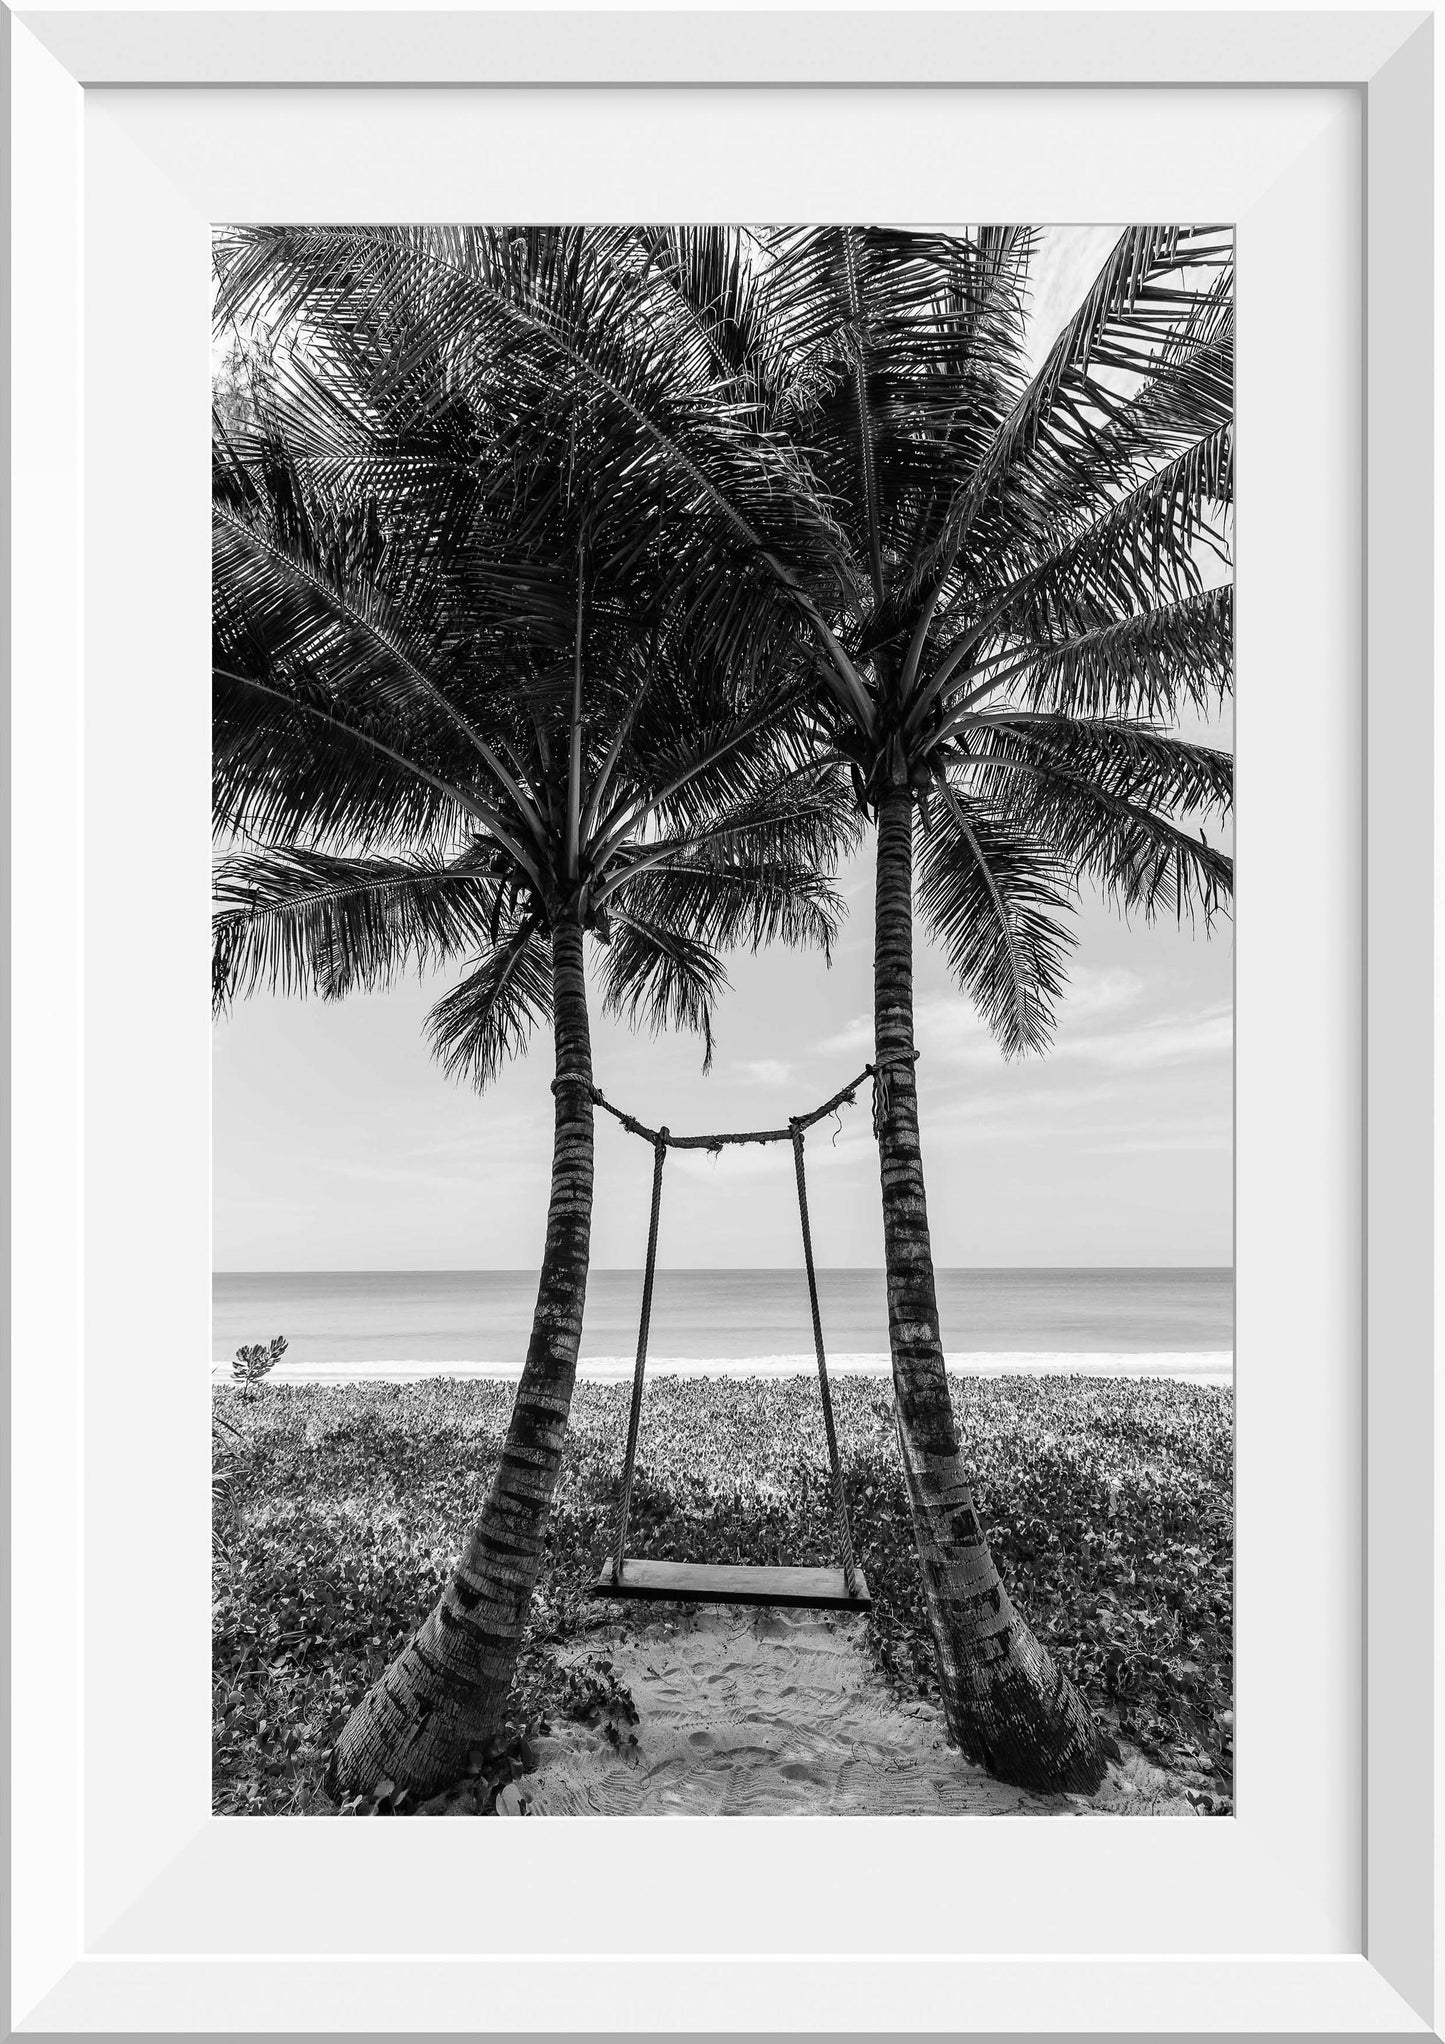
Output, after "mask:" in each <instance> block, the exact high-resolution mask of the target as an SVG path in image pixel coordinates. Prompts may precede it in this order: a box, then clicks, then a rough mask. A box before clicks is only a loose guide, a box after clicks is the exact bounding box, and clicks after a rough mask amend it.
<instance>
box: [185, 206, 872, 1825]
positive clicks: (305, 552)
mask: <svg viewBox="0 0 1445 2044" xmlns="http://www.w3.org/2000/svg"><path fill="white" fill-rule="evenodd" d="M254 254H255V249H254V247H253V246H252V245H251V243H250V242H249V241H248V239H247V237H245V236H244V235H241V236H237V237H236V239H235V241H234V242H233V243H232V244H231V246H230V248H229V250H227V251H224V252H223V259H222V265H221V274H222V282H223V292H224V287H225V286H226V284H227V283H228V281H229V282H230V283H234V281H235V272H236V271H237V270H238V269H240V268H242V267H244V266H245V264H246V263H247V261H248V259H249V258H251V257H252V256H253V255H254ZM253 274H254V273H253ZM274 283H275V279H274V277H273V278H272V279H270V280H269V281H268V282H267V284H266V289H267V290H268V291H270V290H271V289H272V288H273V286H274ZM433 340H434V336H433V335H432V333H431V332H430V331H429V329H428V325H427V320H426V318H425V307H424V306H422V307H418V308H413V309H412V310H411V311H410V312H408V310H407V309H406V308H405V307H400V308H395V307H394V308H393V309H392V314H391V317H390V318H389V319H388V321H387V322H386V324H385V326H384V328H383V327H380V326H373V327H367V326H366V325H365V324H364V323H359V322H357V321H355V320H353V319H350V318H349V317H348V316H347V314H346V313H345V311H344V309H338V308H333V317H332V318H331V319H330V320H329V322H328V321H327V320H323V319H321V318H320V317H318V316H316V308H315V307H312V308H311V312H310V316H309V318H308V323H307V326H306V329H305V331H304V332H293V334H292V336H291V339H290V342H289V344H288V345H287V346H285V347H283V348H282V349H281V350H280V352H279V354H278V357H277V358H276V361H275V362H274V363H273V366H272V368H271V370H270V371H269V372H268V375H267V378H266V382H265V388H264V390H263V391H262V392H261V394H260V395H259V397H258V398H257V401H256V404H255V406H254V416H253V417H252V418H251V419H250V420H249V421H244V420H243V421H237V420H236V419H235V418H234V417H233V418H232V421H231V423H230V426H229V429H228V427H227V425H226V424H225V422H219V423H218V429H217V433H216V438H215V464H214V478H215V486H214V542H213V563H214V572H213V611H214V650H213V666H214V684H213V685H214V757H215V817H216V826H217V831H218V834H219V836H220V838H221V840H222V843H223V846H224V847H225V849H224V853H223V856H222V858H221V860H220V863H219V868H218V875H217V892H218V897H219V902H220V913H219V914H218V916H217V919H216V925H215V942H214V987H215V993H216V997H217V1001H218V1003H219V1004H220V1005H224V1004H225V1003H226V1002H227V1001H228V1000H229V999H230V998H232V997H233V996H234V995H236V994H238V993H244V992H246V991H249V990H250V989H252V988H254V987H256V986H258V985H267V986H271V987H276V988H281V989H284V990H287V991H291V992H298V993H300V992H307V991H316V992H319V993H321V994H322V995H324V996H326V997H329V998H338V997H341V996H343V995H345V994H347V993H349V992H351V991H353V990H355V989H358V988H363V987H368V986H373V985H376V984H379V983H382V982H384V981H386V980H387V979H389V978H390V977H392V976H393V975H394V974H396V973H397V972H399V971H401V970H403V969H406V968H409V967H418V968H419V967H425V966H432V967H435V966H439V965H443V964H447V963H450V962H452V961H454V960H458V959H468V960H470V961H471V963H470V966H469V969H468V971H467V972H466V974H465V976H464V977H463V978H462V979H461V980H460V981H459V982H458V984H457V985H456V986H455V987H454V988H453V989H452V991H451V992H450V993H448V994H447V995H446V996H445V997H444V998H443V999H442V1000H441V1001H440V1002H439V1003H438V1005H437V1007H436V1008H435V1009H434V1011H433V1014H432V1017H431V1025H430V1026H431V1032H432V1036H433V1039H434V1042H435V1045H436V1048H437V1050H438V1052H439V1054H440V1056H441V1058H442V1061H443V1063H444V1064H445V1065H446V1067H447V1068H448V1069H449V1070H451V1071H453V1072H456V1073H459V1074H464V1075H466V1076H469V1077H470V1078H472V1079H473V1080H475V1081H476V1083H478V1084H479V1085H484V1084H485V1083H486V1082H487V1080H488V1079H489V1078H490V1077H491V1076H492V1075H493V1074H494V1073H495V1072H496V1071H497V1069H498V1068H499V1066H500V1065H501V1064H502V1063H503V1062H504V1061H505V1059H507V1058H508V1057H509V1056H511V1055H513V1054H516V1053H518V1052H520V1051H521V1050H522V1049H524V1048H525V1046H526V1044H527V1042H528V1040H529V1038H530V1036H531V1034H532V1032H533V1030H534V1029H535V1027H536V1026H537V1024H538V1023H539V1022H542V1021H544V1020H550V1021H551V1024H552V1030H553V1038H554V1052H555V1065H556V1073H555V1078H554V1081H553V1091H554V1095H555V1111H554V1135H553V1156H552V1184H551V1198H550V1203H549V1207H548V1217H547V1232H546V1241H545V1246H544V1251H543V1257H542V1268H541V1276H540V1280H539V1285H538V1294H537V1305H536V1311H535V1315H534V1320H533V1326H532V1334H531V1339H530V1342H529V1346H528V1350H527V1357H526V1362H525V1366H524V1369H523V1372H522V1377H521V1382H520V1384H519V1387H518V1392H517V1397H516V1402H515V1405H514V1408H513V1412H512V1416H511V1420H510V1424H509V1427H508V1433H507V1438H506V1443H505V1445H504V1448H503V1452H502V1457H501V1461H500V1464H499V1467H498V1469H497V1472H496V1474H495V1477H494V1479H493V1481H492V1484H491V1487H490V1489H489V1491H488V1493H487V1496H486V1499H485V1501H484V1503H483V1506H482V1510H481V1514H480V1517H479V1519H478V1522H477V1524H476V1526H475V1527H474V1528H473V1530H472V1532H471V1534H470V1536H469V1538H468V1541H467V1544H466V1548H465V1551H464V1553H463V1554H462V1556H461V1558H460V1560H459V1562H458V1564H457V1566H456V1568H455V1570H454V1572H453V1574H452V1575H451V1577H450V1579H449V1581H448V1582H447V1584H446V1586H445V1588H444V1590H443V1592H442V1594H441V1596H440V1598H439V1600H438V1602H437V1604H436V1605H435V1607H434V1608H433V1610H432V1611H431V1612H430V1614H429V1615H428V1616H427V1617H426V1618H425V1620H424V1621H423V1623H422V1624H421V1626H420V1628H419V1630H418V1631H417V1633H416V1635H415V1636H414V1637H413V1639H412V1640H411V1641H410V1642H409V1643H408V1644H407V1646H406V1647H405V1648H404V1649H403V1651H402V1653H401V1654H400V1655H399V1656H398V1658H397V1659H396V1660H395V1661H394V1662H393V1663H392V1665H391V1666H390V1667H389V1668H388V1670H387V1671H386V1673H385V1674H384V1675H383V1677H382V1678H381V1680H380V1681H379V1682H378V1683H377V1684H376V1686H375V1687H374V1688H373V1689H372V1690H371V1692H370V1693H369V1694H368V1695H367V1697H366V1698H365V1699H364V1700H363V1701H362V1702H361V1703H360V1705H359V1706H358V1708H357V1710H356V1711H355V1712H354V1713H353V1715H352V1717H351V1719H350V1721H349V1722H348V1724H347V1726H346V1727H345V1729H344V1731H343V1733H342V1736H341V1739H340V1742H339V1744H338V1747H337V1751H336V1755H335V1764H336V1776H337V1779H338V1780H339V1781H340V1782H343V1783H345V1784H346V1785H347V1786H351V1787H359V1788H364V1787H368V1786H370V1785H372V1784H374V1783H375V1782H376V1781H377V1780H379V1779H381V1778H382V1777H383V1776H389V1777H390V1778H391V1779H392V1780H394V1781H396V1782H397V1783H399V1784H405V1785H407V1786H410V1787H411V1788H413V1789H414V1790H416V1791H418V1792H422V1793H424V1792H427V1791H428V1790H430V1789H432V1788H435V1787H436V1786H438V1785H439V1784H441V1783H443V1782H444V1781H446V1780H448V1779H450V1778H452V1777H453V1776H455V1774H457V1773H458V1772H459V1771H460V1769H461V1767H462V1765H463V1764H464V1762H465V1757H466V1753H467V1750H468V1747H469V1746H470V1745H472V1744H473V1743H475V1742H476V1741H478V1740H480V1739H482V1738H484V1737H485V1736H486V1735H487V1733H488V1732H489V1731H490V1730H491V1729H493V1728H494V1726H495V1724H496V1722H497V1720H498V1718H499V1716H500V1713H501V1710H502V1707H503V1704H504V1702H505V1698H506V1695H507V1692H508V1689H509V1687H510V1683H511V1679H512V1674H513V1670H514V1667H515V1662H516V1657H517V1653H518V1650H519V1647H520V1643H521V1637H522V1632H523V1627H524V1624H525V1619H526V1613H527V1608H528V1603H529V1600H530V1596H531V1592H532V1589H533V1586H534V1584H535V1580H536V1576H537V1572H538V1568H539V1565H540V1560H541V1551H542V1540H543V1535H544V1531H545V1524H546V1518H547V1512H548V1508H549V1506H550V1502H551V1498H552V1494H553V1490H554V1488H555V1484H556V1480H557V1473H558V1469H559V1466H560V1459H561V1450H562V1441H563V1436H564V1433H565V1428H566V1422H567V1415H568V1410H569V1406H570V1401H571V1395H572V1388H573V1383H574V1379H575V1371H576V1361H577V1352H578V1343H579V1338H580V1334H581V1325H582V1311H583V1303H584V1298H585V1290H586V1280H587V1267H588V1253H589V1238H590V1221H591V1209H592V1098H593V1096H592V1084H593V1080H592V1063H591V1047H590V1036H589V1016H588V1002H587V985H586V973H585V967H584V948H585V941H586V939H587V938H588V937H589V936H590V937H592V938H593V939H594V940H596V942H597V944H598V947H599V953H600V972H601V981H602V987H603V993H604V1002H605V1004H606V1005H607V1006H608V1007H609V1008H612V1009H614V1010H617V1011H619V1012H622V1013H625V1014H627V1015H629V1016H631V1017H632V1018H633V1019H634V1020H640V1019H645V1020H648V1021H650V1022H651V1023H652V1024H653V1025H654V1026H661V1025H663V1024H676V1025H681V1026H684V1027H689V1028H692V1029H695V1030H698V1031H700V1032H701V1033H702V1035H703V1037H704V1040H705V1043H706V1046H707V1052H708V1055H709V1056H710V1052H711V1020H710V1017H711V1008H712V1003H713V1001H714V999H715V997H716V995H717V993H718V991H719V990H720V988H721V986H722V985H723V984H724V983H725V979H724V970H723V966H722V963H721V960H720V957H719V953H720V952H721V951H723V950H725V949H727V948H729V947H731V946H733V945H736V944H738V943H750V944H752V945H753V946H755V947H756V946H757V945H760V944H761V943H763V942H766V941H770V940H772V939H774V938H782V939H785V940H787V941H791V942H813V943H820V944H822V945H824V946H826V945H827V943H828V942H829V939H830V937H831V934H832V931H833V928H834V924H835V919H836V915H837V911H838V903H837V900H836V897H835V895H834V893H833V891H832V889H831V887H830V886H829V884H828V881H827V879H826V877H824V876H826V874H827V872H828V871H830V870H831V867H832V863H833V860H834V858H835V856H836V852H837V848H838V846H839V844H840V843H841V842H844V841H846V838H847V835H848V831H849V828H850V821H849V818H848V816H847V813H846V808H845V806H844V805H843V804H842V803H840V800H839V797H840V794H841V793H842V792H843V789H842V786H841V784H840V781H839V775H838V772H837V770H836V769H830V768H829V767H828V766H827V765H826V764H820V763H819V762H817V761H816V760H815V759H813V758H811V757H810V756H809V755H808V753H807V752H806V751H805V750H804V749H803V748H802V747H801V745H800V743H799V741H798V738H797V735H796V731H795V728H794V727H795V725H796V718H795V717H794V716H793V714H792V705H793V701H794V699H795V697H796V693H797V692H796V690H792V689H790V687H789V686H788V685H787V683H786V682H785V681H781V680H780V679H779V676H778V674H777V672H776V671H775V666H774V663H773V662H772V660H771V659H770V658H769V656H768V655H767V654H766V652H765V651H761V650H760V652H759V656H758V658H757V660H756V661H755V663H754V670H753V679H752V682H751V684H750V685H747V686H740V685H739V682H738V679H737V676H736V674H735V673H733V672H731V671H728V672H724V671H723V670H722V669H721V668H720V667H719V666H718V665H717V663H716V662H713V661H710V660H709V659H708V658H707V656H706V653H705V650H704V649H703V647H702V646H701V645H700V644H699V640H698V636H697V631H696V627H695V625H694V624H693V622H691V621H690V620H689V619H687V618H686V617H685V616H683V615H681V614H680V613H679V612H678V611H677V609H676V607H675V606H673V607H671V608H670V607H669V605H668V603H667V600H666V583H665V578H664V577H662V576H661V575H660V574H659V572H658V568H657V562H656V559H655V549H656V546H657V544H658V542H655V541H654V542H652V543H651V544H644V545H642V546H639V545H638V543H637V535H636V531H635V525H634V521H633V518H632V515H631V507H630V506H628V505H626V504H625V503H622V504H621V505H620V506H619V505H618V504H614V503H609V502H608V501H607V500H606V499H605V498H603V499H600V500H599V499H598V498H597V497H595V496H592V495H588V494H586V493H585V492H584V489H583V487H582V485H581V481H580V480H579V479H580V478H583V477H585V476H586V475H587V474H588V473H589V461H590V457H589V450H588V447H587V444H586V443H587V431H586V422H585V420H583V421H579V420H577V419H576V418H575V416H573V417H572V418H571V419H570V420H569V419H568V418H567V417H566V414H565V411H563V410H561V409H559V412H558V416H557V419H556V420H554V424H557V425H558V426H559V428H560V429H561V430H559V431H558V432H556V433H554V435H553V439H552V442H551V445H550V446H548V445H547V444H546V442H545V440H544V437H543V435H542V433H541V432H540V430H539V426H538V422H537V421H536V419H535V418H533V419H529V420H528V421H527V435H526V447H525V454H526V459H525V461H519V460H515V459H513V458H512V457H511V455H510V454H509V452H508V449H507V446H506V443H505V434H502V433H499V432H498V430H497V428H498V422H499V417H500V415H499V412H498V410H497V409H496V402H497V391H496V389H495V387H494V386H493V385H492V383H491V366H492V365H489V364H487V363H486V362H481V363H478V364H469V363H467V362H466V361H458V359H457V358H456V357H455V355H453V354H450V353H447V352H444V351H441V350H438V349H437V348H436V347H435V346H434V345H433ZM499 503H503V504H504V505H505V513H506V515H505V517H504V518H499V516H498V514H497V506H498V504H499ZM783 652H784V653H786V652H787V648H786V646H784V647H783Z"/></svg>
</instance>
